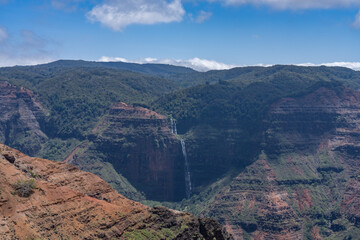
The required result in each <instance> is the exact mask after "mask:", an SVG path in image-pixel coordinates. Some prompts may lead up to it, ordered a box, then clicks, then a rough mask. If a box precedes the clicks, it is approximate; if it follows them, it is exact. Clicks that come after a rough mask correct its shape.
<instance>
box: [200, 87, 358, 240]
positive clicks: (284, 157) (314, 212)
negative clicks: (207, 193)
mask: <svg viewBox="0 0 360 240" xmlns="http://www.w3.org/2000/svg"><path fill="white" fill-rule="evenodd" d="M359 114H360V94H359V92H357V91H354V90H350V89H346V88H337V89H328V88H319V89H318V90H316V91H314V92H312V93H310V94H307V95H305V96H303V97H297V98H285V99H281V100H280V101H278V102H276V103H275V104H273V105H272V107H271V109H270V110H269V114H268V117H267V121H266V122H265V124H266V125H267V131H266V133H265V137H264V144H263V146H264V148H263V151H262V153H261V154H260V155H259V157H258V160H257V161H255V162H254V163H253V164H251V165H250V166H248V167H246V169H245V170H244V171H242V172H241V173H240V174H239V175H238V176H237V177H235V178H234V179H233V181H232V182H231V184H230V185H229V186H227V187H225V188H223V189H222V191H220V192H219V193H218V194H217V195H216V196H215V198H214V199H213V200H211V204H210V205H209V207H208V210H206V211H205V212H206V213H205V214H206V215H209V216H213V217H216V218H217V219H218V220H219V221H220V222H221V223H222V224H224V225H225V226H226V228H227V229H228V231H229V232H231V233H233V234H234V236H235V238H236V239H243V237H249V238H252V239H326V238H327V237H333V238H334V239H351V237H352V238H353V239H355V238H356V237H358V236H359V234H360V229H359V222H360V220H359V219H360V218H359V216H360V214H359V213H360V204H359V200H360V195H359V194H360V182H359V180H360V178H359V173H360V170H359V167H360V163H359V162H360V161H359V160H360V159H359V153H360V138H359V136H360V135H359V133H360V121H359ZM349 237H350V238H349Z"/></svg>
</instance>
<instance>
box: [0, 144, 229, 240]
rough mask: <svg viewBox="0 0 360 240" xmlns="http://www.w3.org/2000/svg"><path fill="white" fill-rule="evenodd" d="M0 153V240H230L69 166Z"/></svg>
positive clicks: (215, 228) (212, 225) (204, 222)
mask: <svg viewBox="0 0 360 240" xmlns="http://www.w3.org/2000/svg"><path fill="white" fill-rule="evenodd" d="M0 150H1V155H0V189H1V192H0V214H1V216H2V218H1V220H0V221H1V225H0V235H1V238H2V239H4V240H6V239H39V238H40V239H145V238H147V239H149V238H150V239H213V238H216V239H231V237H230V236H229V235H227V234H226V233H225V232H224V231H223V230H222V228H221V226H220V225H219V224H218V223H216V222H215V221H214V220H211V219H204V218H202V219H199V218H195V217H194V216H192V215H190V214H187V213H181V212H176V211H173V210H169V209H166V208H162V207H158V208H149V207H146V206H144V205H142V204H140V203H136V202H134V201H131V200H129V199H126V198H125V197H123V196H122V195H120V194H118V193H117V192H116V191H114V190H113V189H112V188H111V187H110V186H109V185H108V184H106V183H105V182H104V181H103V180H101V179H100V178H99V177H97V176H95V175H93V174H91V173H87V172H82V171H79V170H78V169H77V168H76V167H74V166H72V165H68V164H65V163H59V162H53V161H49V160H45V159H40V158H31V157H28V156H26V155H24V154H22V153H20V152H18V151H17V150H14V149H12V148H9V147H7V146H5V145H0ZM25 193H26V194H25Z"/></svg>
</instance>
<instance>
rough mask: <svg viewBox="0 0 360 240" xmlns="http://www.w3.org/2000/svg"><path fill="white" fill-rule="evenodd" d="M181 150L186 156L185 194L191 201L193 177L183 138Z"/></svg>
mask: <svg viewBox="0 0 360 240" xmlns="http://www.w3.org/2000/svg"><path fill="white" fill-rule="evenodd" d="M180 142H181V149H182V153H183V156H184V168H185V192H186V198H187V199H189V198H190V196H191V176H190V168H189V161H188V158H187V154H186V146H185V141H184V140H183V139H182V138H181V139H180Z"/></svg>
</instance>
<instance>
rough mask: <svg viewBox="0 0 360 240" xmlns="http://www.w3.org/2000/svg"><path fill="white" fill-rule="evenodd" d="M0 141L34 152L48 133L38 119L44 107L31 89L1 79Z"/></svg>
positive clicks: (29, 152) (42, 116)
mask: <svg viewBox="0 0 360 240" xmlns="http://www.w3.org/2000/svg"><path fill="white" fill-rule="evenodd" d="M0 112H1V116H0V142H2V143H6V144H9V145H12V146H14V147H18V148H21V149H22V150H23V151H24V152H26V153H27V154H30V155H34V154H35V153H36V152H37V151H39V150H40V148H41V144H42V143H44V142H45V141H46V140H47V136H46V135H45V134H44V133H43V132H42V131H41V129H40V124H39V121H41V119H43V118H44V110H43V108H42V106H41V105H40V103H39V102H37V101H36V96H35V95H34V94H33V92H31V91H30V90H27V89H25V88H22V87H20V88H19V87H15V86H12V85H11V84H9V83H8V82H1V81H0Z"/></svg>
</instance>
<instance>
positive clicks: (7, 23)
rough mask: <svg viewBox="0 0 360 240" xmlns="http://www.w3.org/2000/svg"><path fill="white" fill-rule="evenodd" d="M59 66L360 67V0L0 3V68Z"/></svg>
mask: <svg viewBox="0 0 360 240" xmlns="http://www.w3.org/2000/svg"><path fill="white" fill-rule="evenodd" d="M58 59H83V60H91V61H126V62H137V63H168V64H175V65H181V66H189V67H192V68H194V69H197V70H200V71H206V70H209V69H227V68H231V67H235V66H249V65H262V66H268V65H273V64H298V65H328V66H333V65H336V66H345V67H350V68H353V69H355V70H360V0H316V1H314V0H198V1H196V0H31V1H30V0H0V66H13V65H30V64H39V63H45V62H50V61H54V60H58Z"/></svg>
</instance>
